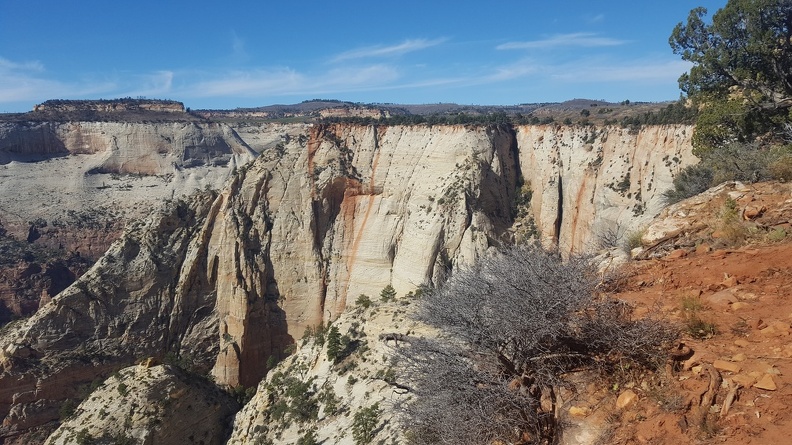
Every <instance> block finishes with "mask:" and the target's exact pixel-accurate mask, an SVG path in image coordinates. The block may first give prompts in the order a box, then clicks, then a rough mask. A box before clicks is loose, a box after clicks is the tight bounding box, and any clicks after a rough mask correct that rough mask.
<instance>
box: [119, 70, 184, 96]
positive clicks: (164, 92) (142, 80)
mask: <svg viewBox="0 0 792 445" xmlns="http://www.w3.org/2000/svg"><path fill="white" fill-rule="evenodd" d="M174 76H175V73H174V72H173V71H168V70H163V71H157V72H155V73H151V74H144V75H140V76H135V77H134V78H133V80H132V83H133V85H132V87H131V88H132V89H131V90H130V91H129V92H127V93H121V94H120V96H124V97H137V96H145V97H166V96H168V95H169V94H170V93H171V91H172V87H173V78H174Z"/></svg>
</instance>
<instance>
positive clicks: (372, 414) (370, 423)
mask: <svg viewBox="0 0 792 445" xmlns="http://www.w3.org/2000/svg"><path fill="white" fill-rule="evenodd" d="M379 415H380V409H379V403H375V404H373V405H371V406H369V407H367V408H361V409H359V410H358V412H356V413H355V417H354V418H353V420H352V439H354V440H355V445H364V444H367V443H370V442H371V441H372V440H373V439H374V435H375V433H374V431H375V430H376V428H377V424H378V423H379Z"/></svg>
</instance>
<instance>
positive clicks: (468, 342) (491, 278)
mask: <svg viewBox="0 0 792 445" xmlns="http://www.w3.org/2000/svg"><path fill="white" fill-rule="evenodd" d="M597 282H598V279H597V274H596V273H595V268H594V266H593V265H592V264H591V262H590V261H588V260H587V259H586V258H581V257H573V258H570V259H568V260H566V261H564V260H562V258H561V257H560V255H558V254H557V253H556V252H547V251H544V250H541V249H538V248H526V247H513V248H510V249H508V250H505V251H503V252H501V253H499V254H498V255H494V256H492V257H488V258H486V259H484V260H482V261H480V262H479V263H478V264H476V265H475V266H473V267H471V268H469V269H467V270H463V271H461V272H458V273H457V274H455V275H454V276H452V277H451V279H450V280H449V281H448V282H447V283H446V284H445V285H444V286H443V287H441V288H440V289H438V290H437V291H436V292H433V293H431V294H430V295H428V296H426V297H425V298H424V299H423V300H422V305H421V308H420V318H421V319H422V320H423V321H425V322H426V323H428V324H429V325H432V326H434V327H436V328H438V329H440V330H441V332H443V333H444V336H446V337H447V338H445V339H443V340H438V339H415V340H414V341H411V343H410V344H409V346H406V347H404V348H400V350H399V357H400V360H399V367H400V368H399V371H400V372H399V373H398V375H400V376H404V377H405V378H406V381H407V382H409V384H407V385H405V386H408V387H409V390H410V391H411V392H412V393H413V394H414V396H415V397H414V399H413V401H412V402H411V403H408V404H407V405H406V406H405V407H404V414H405V416H406V418H407V422H406V424H407V425H410V426H411V431H410V436H411V437H412V438H413V441H414V442H415V443H418V444H429V443H433V444H434V443H448V444H451V443H453V444H480V443H495V442H496V441H500V442H503V443H514V442H518V441H524V442H530V443H553V441H554V440H556V439H557V430H558V425H557V422H556V418H555V413H556V406H555V405H556V394H557V393H558V390H559V387H561V386H563V385H566V382H565V381H564V375H565V374H566V373H568V372H570V371H573V370H582V369H590V370H595V371H601V372H602V373H603V375H605V374H607V373H608V372H612V370H613V369H614V367H615V366H616V365H617V364H623V363H624V362H629V363H631V364H632V365H634V366H636V367H645V368H654V367H656V366H657V365H658V364H659V363H661V362H664V361H665V359H666V354H665V352H664V347H665V346H667V344H668V343H670V342H671V341H672V340H673V339H675V338H676V332H677V330H676V329H674V328H673V327H671V326H670V325H668V324H666V323H664V322H661V321H657V320H653V319H642V320H632V319H631V318H630V312H631V309H630V308H629V307H628V306H626V305H625V304H623V303H619V302H617V301H614V300H611V299H608V298H604V297H595V287H596V284H597Z"/></svg>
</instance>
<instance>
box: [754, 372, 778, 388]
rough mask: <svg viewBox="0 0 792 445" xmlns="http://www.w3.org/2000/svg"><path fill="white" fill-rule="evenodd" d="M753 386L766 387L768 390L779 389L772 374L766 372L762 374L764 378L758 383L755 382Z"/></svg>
mask: <svg viewBox="0 0 792 445" xmlns="http://www.w3.org/2000/svg"><path fill="white" fill-rule="evenodd" d="M753 386H754V388H759V389H764V390H766V391H775V390H776V389H778V387H777V386H776V384H775V381H773V376H771V375H770V374H765V375H764V376H762V378H761V379H759V380H758V381H757V382H756V383H754V385H753Z"/></svg>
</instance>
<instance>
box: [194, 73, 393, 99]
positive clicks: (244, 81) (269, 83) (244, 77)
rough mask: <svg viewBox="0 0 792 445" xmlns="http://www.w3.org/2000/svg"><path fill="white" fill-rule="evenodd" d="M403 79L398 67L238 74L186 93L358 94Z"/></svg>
mask: <svg viewBox="0 0 792 445" xmlns="http://www.w3.org/2000/svg"><path fill="white" fill-rule="evenodd" d="M399 77H400V75H399V72H398V70H397V69H395V68H394V67H391V66H388V65H371V66H367V67H356V68H338V69H332V70H329V71H327V72H322V73H318V74H313V75H309V74H305V73H301V72H298V71H296V70H293V69H290V68H281V69H275V70H252V71H235V72H230V73H226V74H220V75H217V76H215V78H214V79H210V80H206V81H201V82H197V83H194V84H192V85H190V86H188V87H187V88H186V89H184V90H183V91H182V93H183V94H184V95H185V96H187V97H228V96H232V97H233V96H237V97H239V96H243V97H267V96H280V95H291V94H318V93H333V92H344V91H358V90H362V89H371V88H377V87H383V86H387V85H388V84H390V83H391V82H393V81H395V80H397V79H398V78H399Z"/></svg>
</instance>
